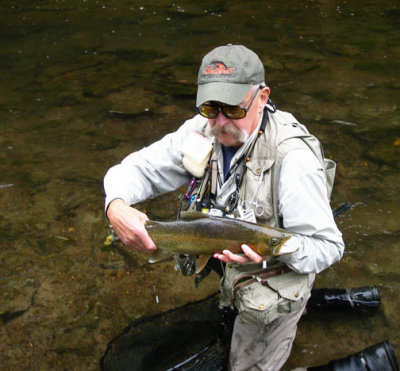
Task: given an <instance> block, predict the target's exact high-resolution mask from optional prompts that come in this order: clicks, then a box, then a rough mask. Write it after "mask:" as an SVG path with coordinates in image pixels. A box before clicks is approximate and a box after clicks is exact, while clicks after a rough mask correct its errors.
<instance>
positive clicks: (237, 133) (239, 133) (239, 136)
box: [210, 125, 249, 143]
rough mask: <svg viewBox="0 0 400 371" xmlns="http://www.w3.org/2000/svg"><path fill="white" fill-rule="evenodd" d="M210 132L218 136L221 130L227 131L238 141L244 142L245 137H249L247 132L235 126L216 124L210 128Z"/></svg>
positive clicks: (245, 140)
mask: <svg viewBox="0 0 400 371" xmlns="http://www.w3.org/2000/svg"><path fill="white" fill-rule="evenodd" d="M210 132H211V134H212V135H214V136H215V137H218V136H219V135H220V134H221V133H222V132H224V133H227V134H229V135H231V136H232V137H233V138H234V139H235V140H237V141H238V142H240V143H246V142H247V139H249V134H248V133H247V132H246V131H244V130H240V129H238V128H236V127H235V126H227V125H226V126H222V127H221V126H216V127H214V128H212V129H211V128H210Z"/></svg>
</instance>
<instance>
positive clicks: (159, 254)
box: [147, 249, 173, 264]
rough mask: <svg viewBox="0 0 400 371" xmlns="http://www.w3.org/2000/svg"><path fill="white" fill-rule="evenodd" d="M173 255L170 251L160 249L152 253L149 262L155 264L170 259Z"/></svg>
mask: <svg viewBox="0 0 400 371" xmlns="http://www.w3.org/2000/svg"><path fill="white" fill-rule="evenodd" d="M172 257H173V256H172V255H171V254H170V253H169V252H168V251H165V250H160V249H158V250H157V251H155V252H153V253H152V255H151V256H150V258H149V259H148V260H147V262H148V263H150V264H155V263H160V262H163V261H166V260H170V259H172Z"/></svg>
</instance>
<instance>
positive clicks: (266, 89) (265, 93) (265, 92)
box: [260, 86, 271, 105]
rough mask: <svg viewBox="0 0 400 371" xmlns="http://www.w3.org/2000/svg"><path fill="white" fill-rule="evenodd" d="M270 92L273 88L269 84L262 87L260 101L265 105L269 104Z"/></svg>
mask: <svg viewBox="0 0 400 371" xmlns="http://www.w3.org/2000/svg"><path fill="white" fill-rule="evenodd" d="M270 92H271V90H270V88H269V87H268V86H265V87H263V88H262V89H260V103H262V104H263V105H266V104H267V102H268V98H269V94H270Z"/></svg>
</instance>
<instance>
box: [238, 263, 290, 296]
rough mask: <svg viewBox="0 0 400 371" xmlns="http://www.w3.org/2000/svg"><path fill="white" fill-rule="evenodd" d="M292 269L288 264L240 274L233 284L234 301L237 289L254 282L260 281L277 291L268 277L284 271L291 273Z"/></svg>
mask: <svg viewBox="0 0 400 371" xmlns="http://www.w3.org/2000/svg"><path fill="white" fill-rule="evenodd" d="M290 271H291V269H290V268H289V267H288V266H286V265H283V266H280V267H276V268H271V269H267V270H262V271H258V272H253V273H244V274H241V275H240V276H238V277H237V278H236V279H235V280H234V281H233V284H232V303H233V302H234V301H235V296H236V291H237V290H239V289H241V288H243V287H246V286H248V285H251V284H252V283H254V282H258V283H260V284H261V285H263V286H267V287H269V288H270V289H271V290H273V291H275V289H274V288H273V287H271V286H270V285H269V283H268V279H269V278H271V277H276V276H279V275H281V274H284V273H289V272H290Z"/></svg>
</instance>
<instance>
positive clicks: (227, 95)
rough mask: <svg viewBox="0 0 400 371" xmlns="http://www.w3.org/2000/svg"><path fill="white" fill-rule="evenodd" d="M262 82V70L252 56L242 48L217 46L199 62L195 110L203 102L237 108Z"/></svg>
mask: <svg viewBox="0 0 400 371" xmlns="http://www.w3.org/2000/svg"><path fill="white" fill-rule="evenodd" d="M264 79H265V72H264V66H263V64H262V62H261V60H260V58H259V57H258V56H257V54H256V53H254V52H253V51H251V50H250V49H248V48H246V47H245V46H243V45H232V44H228V45H226V46H219V47H217V48H215V49H214V50H212V51H211V52H209V53H208V54H206V55H205V56H204V58H203V60H202V63H201V66H200V70H199V74H198V77H197V84H198V87H197V99H196V106H197V107H198V106H200V105H201V104H203V103H204V102H207V101H218V102H222V103H225V104H229V105H232V106H234V105H237V104H239V103H240V102H242V101H243V99H244V98H245V97H246V95H247V93H248V92H249V90H250V88H251V87H252V86H253V85H257V84H260V83H262V82H264Z"/></svg>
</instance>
